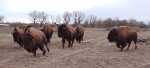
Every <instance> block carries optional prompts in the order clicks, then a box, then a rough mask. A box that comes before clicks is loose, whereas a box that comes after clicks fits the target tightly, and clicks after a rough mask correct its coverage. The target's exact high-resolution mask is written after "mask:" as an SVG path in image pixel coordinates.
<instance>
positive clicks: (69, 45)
mask: <svg viewBox="0 0 150 68" xmlns="http://www.w3.org/2000/svg"><path fill="white" fill-rule="evenodd" d="M68 47H69V48H70V47H71V41H70V40H69V41H68Z"/></svg>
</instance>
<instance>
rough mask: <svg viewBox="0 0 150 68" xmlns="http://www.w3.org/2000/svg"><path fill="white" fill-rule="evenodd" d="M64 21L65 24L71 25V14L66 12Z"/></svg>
mask: <svg viewBox="0 0 150 68" xmlns="http://www.w3.org/2000/svg"><path fill="white" fill-rule="evenodd" d="M63 21H64V23H65V24H69V23H70V21H71V13H69V12H65V13H64V14H63Z"/></svg>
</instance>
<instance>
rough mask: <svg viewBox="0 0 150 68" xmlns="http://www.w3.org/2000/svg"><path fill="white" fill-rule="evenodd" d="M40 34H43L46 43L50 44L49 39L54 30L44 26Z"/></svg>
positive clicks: (49, 26)
mask: <svg viewBox="0 0 150 68" xmlns="http://www.w3.org/2000/svg"><path fill="white" fill-rule="evenodd" d="M41 31H42V32H44V34H45V36H46V38H47V41H48V42H49V43H50V39H51V38H52V35H53V32H54V29H53V27H52V26H51V25H44V26H43V27H42V29H41Z"/></svg>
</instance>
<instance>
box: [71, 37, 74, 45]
mask: <svg viewBox="0 0 150 68" xmlns="http://www.w3.org/2000/svg"><path fill="white" fill-rule="evenodd" d="M73 43H74V39H73V40H72V41H71V47H73Z"/></svg>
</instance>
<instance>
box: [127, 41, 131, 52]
mask: <svg viewBox="0 0 150 68" xmlns="http://www.w3.org/2000/svg"><path fill="white" fill-rule="evenodd" d="M130 45H131V42H129V44H128V47H127V50H129V48H130Z"/></svg>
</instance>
